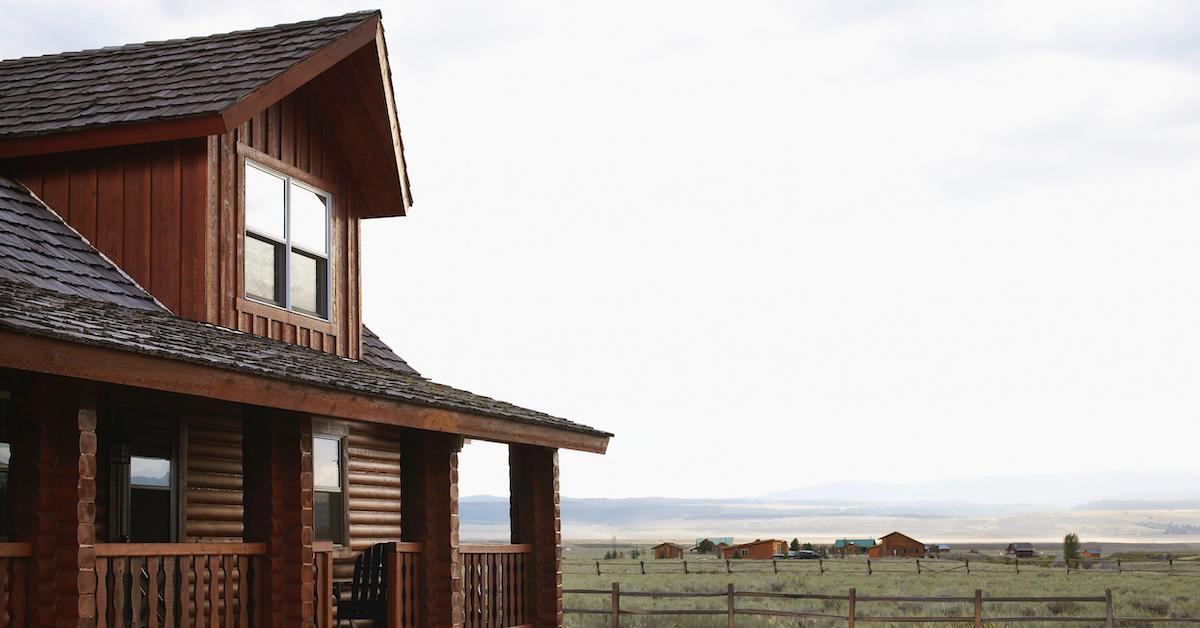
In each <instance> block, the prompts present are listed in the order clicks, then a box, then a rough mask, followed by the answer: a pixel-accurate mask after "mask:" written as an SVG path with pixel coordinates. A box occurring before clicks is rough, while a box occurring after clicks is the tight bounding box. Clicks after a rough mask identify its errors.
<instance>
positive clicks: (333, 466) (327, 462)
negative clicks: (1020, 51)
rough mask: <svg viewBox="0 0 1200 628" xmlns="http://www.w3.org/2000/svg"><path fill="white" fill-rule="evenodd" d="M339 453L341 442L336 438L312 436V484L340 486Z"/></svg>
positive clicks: (340, 456)
mask: <svg viewBox="0 0 1200 628" xmlns="http://www.w3.org/2000/svg"><path fill="white" fill-rule="evenodd" d="M341 454H342V452H341V444H340V442H339V441H338V440H337V439H336V438H319V437H318V438H313V486H316V487H320V488H332V489H336V488H339V487H341V485H342V472H341V458H342V455H341Z"/></svg>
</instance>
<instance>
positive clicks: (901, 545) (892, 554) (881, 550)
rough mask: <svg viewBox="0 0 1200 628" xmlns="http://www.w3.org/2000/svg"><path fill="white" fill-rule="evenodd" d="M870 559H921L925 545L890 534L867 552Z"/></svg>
mask: <svg viewBox="0 0 1200 628" xmlns="http://www.w3.org/2000/svg"><path fill="white" fill-rule="evenodd" d="M868 555H869V556H871V557H872V558H896V557H903V558H923V557H924V556H925V544H924V543H921V542H920V541H917V540H916V539H913V538H912V537H910V536H906V535H904V534H901V533H899V532H892V533H891V534H887V535H884V537H883V538H881V539H879V544H878V545H876V546H874V547H872V548H871V549H870V551H869V552H868Z"/></svg>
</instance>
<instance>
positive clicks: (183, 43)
mask: <svg viewBox="0 0 1200 628" xmlns="http://www.w3.org/2000/svg"><path fill="white" fill-rule="evenodd" d="M376 15H378V12H377V11H365V12H359V13H349V14H346V15H342V16H339V17H331V18H325V19H320V20H313V21H308V22H299V23H296V24H282V25H279V26H270V27H266V28H256V29H253V30H246V31H238V32H234V33H227V34H223V35H211V36H208V37H192V38H188V39H175V40H169V41H155V42H147V43H142V44H130V45H127V46H116V47H110V48H100V49H97V50H85V51H82V52H68V53H62V54H54V55H45V56H41V57H26V58H22V59H12V60H8V61H0V138H14V137H26V136H35V135H44V134H50V133H57V132H62V131H70V130H75V129H80V128H85V127H100V126H112V125H118V124H128V123H137V122H147V121H152V120H165V119H179V118H190V117H196V116H202V115H210V114H216V113H220V112H222V111H224V110H225V109H226V108H228V107H229V106H230V105H232V104H233V103H235V102H237V101H238V100H239V99H241V98H242V97H244V96H246V95H247V94H249V93H251V92H253V91H254V90H255V89H257V88H259V87H261V86H263V85H264V84H266V83H267V82H269V81H270V80H271V79H273V78H275V77H277V76H279V75H280V74H282V73H283V72H284V71H285V70H287V69H288V68H290V67H292V66H293V65H295V64H296V63H298V62H300V61H302V60H303V59H305V58H306V57H308V56H310V55H312V54H313V53H314V52H316V51H317V50H320V49H321V48H323V47H324V46H326V45H328V44H330V43H332V42H334V41H335V40H336V39H337V38H338V37H340V36H342V35H344V34H346V33H347V32H349V31H350V30H352V29H353V28H354V27H355V26H358V25H359V24H361V23H362V22H363V21H365V20H367V19H370V18H371V17H373V16H376Z"/></svg>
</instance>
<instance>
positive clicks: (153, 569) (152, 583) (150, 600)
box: [146, 556, 162, 628]
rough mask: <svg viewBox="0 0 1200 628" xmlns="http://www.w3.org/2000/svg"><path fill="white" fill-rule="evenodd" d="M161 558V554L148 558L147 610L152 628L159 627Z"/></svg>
mask: <svg viewBox="0 0 1200 628" xmlns="http://www.w3.org/2000/svg"><path fill="white" fill-rule="evenodd" d="M161 560H162V557H161V556H151V557H149V558H147V559H146V572H147V573H146V576H147V578H146V579H147V581H148V582H147V584H146V611H147V615H148V617H149V620H150V628H158V563H159V561H161Z"/></svg>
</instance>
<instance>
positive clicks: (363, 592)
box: [333, 543, 388, 626]
mask: <svg viewBox="0 0 1200 628" xmlns="http://www.w3.org/2000/svg"><path fill="white" fill-rule="evenodd" d="M387 547H388V544H387V543H376V544H374V545H372V546H371V547H369V548H367V549H366V550H365V551H363V553H361V554H359V555H358V558H356V559H354V579H353V580H351V581H350V583H349V584H350V599H348V600H343V599H342V586H343V585H345V584H346V583H344V582H335V583H334V585H333V597H334V600H336V601H337V616H336V618H337V625H338V626H341V625H342V621H343V620H348V621H349V622H350V625H351V626H354V620H356V619H370V620H373V621H376V622H379V623H380V624H384V623H385V622H386V621H387V589H388V587H387V551H386V550H387Z"/></svg>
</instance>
